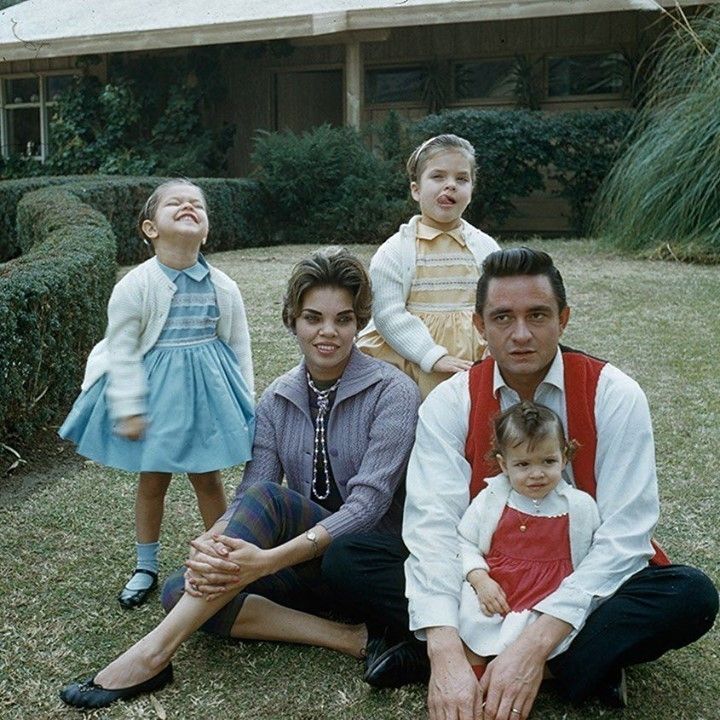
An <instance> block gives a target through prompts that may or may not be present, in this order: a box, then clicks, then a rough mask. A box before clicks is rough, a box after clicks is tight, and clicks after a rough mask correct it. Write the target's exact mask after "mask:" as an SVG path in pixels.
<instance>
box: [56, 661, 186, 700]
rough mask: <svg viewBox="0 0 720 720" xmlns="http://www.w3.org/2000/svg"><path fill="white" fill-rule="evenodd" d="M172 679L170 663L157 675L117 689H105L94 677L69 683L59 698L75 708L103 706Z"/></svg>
mask: <svg viewBox="0 0 720 720" xmlns="http://www.w3.org/2000/svg"><path fill="white" fill-rule="evenodd" d="M172 679H173V669H172V663H171V664H170V665H168V666H167V667H165V668H163V669H162V670H161V671H160V672H159V673H158V674H157V675H153V677H151V678H150V679H149V680H146V681H145V682H141V683H139V684H138V685H131V686H130V687H126V688H119V689H117V690H107V689H106V688H104V687H103V686H102V685H97V684H96V683H95V678H87V679H86V680H83V681H82V682H79V683H78V682H74V683H70V685H68V686H66V687H64V688H63V689H62V690H61V691H60V699H61V700H62V701H63V702H64V703H66V704H67V705H72V706H73V707H76V708H104V707H107V706H108V705H112V703H114V702H115V701H117V700H130V699H132V698H134V697H136V696H138V695H142V694H143V693H151V692H155V691H156V690H160V689H161V688H164V687H165V686H166V685H167V684H168V683H171V682H172Z"/></svg>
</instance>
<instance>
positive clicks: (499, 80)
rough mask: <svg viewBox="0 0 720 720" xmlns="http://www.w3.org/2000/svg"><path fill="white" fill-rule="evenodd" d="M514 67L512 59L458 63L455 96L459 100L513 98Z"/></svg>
mask: <svg viewBox="0 0 720 720" xmlns="http://www.w3.org/2000/svg"><path fill="white" fill-rule="evenodd" d="M513 66H514V62H513V61H512V60H510V59H503V60H480V61H478V62H468V63H458V64H457V65H456V66H455V96H456V97H457V98H458V99H465V98H509V97H513V95H514V90H515V78H514V73H513Z"/></svg>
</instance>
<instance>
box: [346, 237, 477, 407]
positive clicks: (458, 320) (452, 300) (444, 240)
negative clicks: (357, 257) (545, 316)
mask: <svg viewBox="0 0 720 720" xmlns="http://www.w3.org/2000/svg"><path fill="white" fill-rule="evenodd" d="M415 242H416V266H415V277H414V279H413V281H412V285H411V287H410V293H409V295H408V298H407V301H406V304H405V307H406V309H407V311H408V312H410V313H412V314H413V315H415V316H417V317H419V318H420V319H421V320H422V321H423V323H424V324H425V326H426V327H427V329H428V330H429V332H430V335H431V336H432V338H433V340H434V341H435V343H436V344H438V345H442V346H443V347H445V348H447V351H448V353H449V354H450V355H453V356H455V357H459V358H462V359H464V360H470V361H471V362H475V361H477V360H480V359H481V358H482V357H483V353H484V351H485V342H484V340H483V339H482V337H481V336H480V334H479V333H478V332H477V330H476V329H475V326H474V325H473V323H472V315H473V311H474V308H475V290H476V287H477V281H478V278H479V276H480V275H479V271H478V268H477V266H476V264H475V258H474V257H473V254H472V253H471V252H470V250H469V249H468V247H467V246H466V244H465V241H464V240H463V238H462V234H461V232H460V228H457V229H456V230H450V231H448V232H443V231H441V230H436V229H435V228H432V227H429V226H428V225H424V224H423V223H418V226H417V238H416V241H415ZM357 345H358V347H359V348H360V350H362V351H363V352H364V353H366V354H368V355H371V356H372V357H375V358H378V359H380V360H385V361H386V362H389V363H391V364H392V365H394V366H395V367H397V368H399V369H400V370H402V371H403V372H404V373H406V374H407V375H409V376H410V377H411V378H412V379H413V380H414V381H415V382H416V383H417V384H418V387H419V388H420V395H421V396H422V398H423V399H425V397H427V395H428V393H429V392H430V391H431V390H432V389H433V388H434V387H435V386H436V385H439V384H440V383H441V382H442V381H443V380H447V378H449V377H450V376H451V374H452V373H442V372H430V373H426V372H424V371H423V370H422V369H421V368H420V366H419V365H417V364H416V363H414V362H411V361H410V360H408V359H406V358H404V357H402V356H401V355H400V354H399V353H398V352H396V351H395V350H394V349H393V348H392V347H390V345H388V343H387V342H385V339H384V338H383V337H382V336H381V335H380V333H378V332H377V330H374V331H372V332H369V333H368V334H366V335H364V336H362V337H361V338H360V339H359V340H358V343H357Z"/></svg>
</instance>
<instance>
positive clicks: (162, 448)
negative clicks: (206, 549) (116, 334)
mask: <svg viewBox="0 0 720 720" xmlns="http://www.w3.org/2000/svg"><path fill="white" fill-rule="evenodd" d="M158 264H159V265H160V267H161V268H162V270H163V271H164V272H165V274H166V275H167V276H168V277H169V278H170V280H172V282H173V283H175V285H176V286H177V291H176V292H175V295H174V296H173V299H172V304H171V306H170V312H169V314H168V317H167V320H166V322H165V325H164V327H163V329H162V332H161V333H160V336H159V337H158V340H157V342H156V343H155V346H154V347H153V348H152V349H151V350H150V351H149V352H148V353H147V354H146V355H145V357H144V358H143V365H144V368H145V374H146V377H147V386H148V396H147V416H146V420H147V422H148V427H147V429H146V431H145V435H144V436H143V437H142V438H141V439H140V440H127V439H125V438H122V437H120V436H119V435H116V434H115V433H114V432H113V425H114V422H113V420H112V418H111V417H110V414H109V412H108V406H107V402H106V399H105V387H106V385H107V375H104V376H103V377H101V378H100V379H99V380H98V381H97V382H96V383H94V384H93V385H92V386H91V387H90V388H88V389H87V390H86V391H85V392H83V393H81V394H80V396H79V397H78V399H77V400H76V401H75V404H74V405H73V408H72V410H71V411H70V414H69V415H68V417H67V419H66V420H65V422H64V423H63V425H62V427H61V428H60V430H59V431H58V432H59V434H60V436H61V437H63V438H65V439H68V440H72V441H73V442H74V443H75V444H76V445H77V451H78V453H80V455H83V456H84V457H87V458H89V459H90V460H94V461H95V462H98V463H100V464H102V465H106V466H108V467H114V468H118V469H120V470H129V471H132V472H170V473H172V472H191V473H200V472H210V471H212V470H221V469H223V468H227V467H231V466H232V465H237V464H239V463H242V462H245V461H246V460H249V459H250V455H251V450H252V441H253V434H254V429H255V416H254V411H253V400H252V396H251V394H250V391H249V390H248V387H247V385H246V383H245V380H244V379H243V377H242V374H241V372H240V366H239V363H238V361H237V358H236V356H235V353H234V351H233V350H232V349H231V348H230V347H229V346H228V345H227V344H225V343H224V342H223V341H222V340H220V338H218V337H217V332H216V327H217V321H218V318H219V312H218V308H217V303H216V300H215V290H214V287H213V284H212V281H211V279H210V272H209V270H208V268H207V265H205V264H204V262H202V260H201V261H198V262H197V263H196V264H195V265H193V266H192V267H190V268H187V269H185V270H174V269H173V268H169V267H167V266H165V265H162V264H161V263H158Z"/></svg>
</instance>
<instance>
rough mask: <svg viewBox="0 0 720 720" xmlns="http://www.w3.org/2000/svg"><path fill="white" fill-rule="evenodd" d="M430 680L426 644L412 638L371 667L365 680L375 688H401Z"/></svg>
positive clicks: (383, 655) (385, 654) (386, 653)
mask: <svg viewBox="0 0 720 720" xmlns="http://www.w3.org/2000/svg"><path fill="white" fill-rule="evenodd" d="M429 679H430V660H429V659H428V656H427V651H426V649H425V643H422V642H420V641H419V640H416V639H415V638H412V639H410V640H403V641H402V642H399V643H397V644H396V645H393V646H392V647H390V648H388V649H387V650H386V651H385V652H384V653H382V654H381V655H380V656H379V657H378V658H377V659H376V660H375V662H374V663H373V664H372V665H370V666H369V667H368V669H367V671H366V672H365V675H364V676H363V680H364V681H365V682H366V683H367V684H368V685H372V687H375V688H399V687H402V686H403V685H412V684H414V683H427V681H428V680H429Z"/></svg>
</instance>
